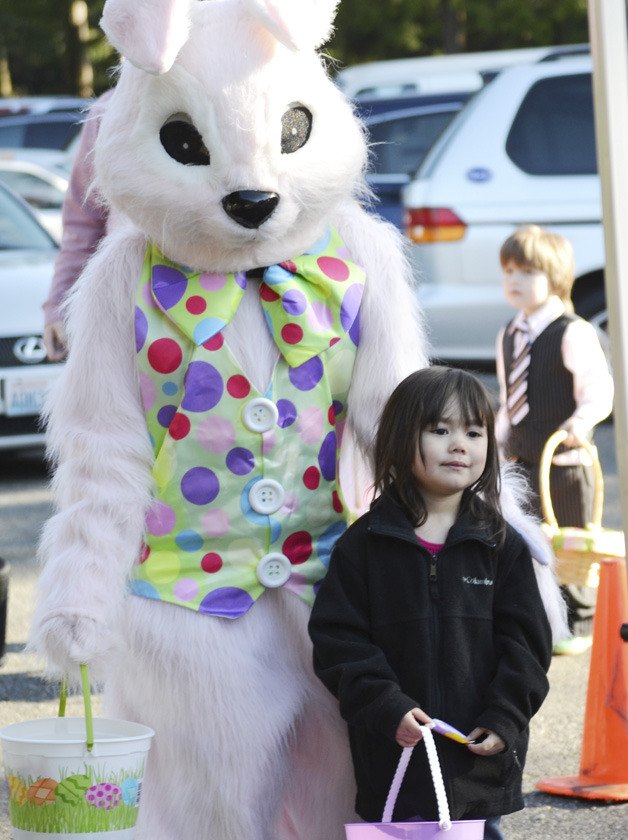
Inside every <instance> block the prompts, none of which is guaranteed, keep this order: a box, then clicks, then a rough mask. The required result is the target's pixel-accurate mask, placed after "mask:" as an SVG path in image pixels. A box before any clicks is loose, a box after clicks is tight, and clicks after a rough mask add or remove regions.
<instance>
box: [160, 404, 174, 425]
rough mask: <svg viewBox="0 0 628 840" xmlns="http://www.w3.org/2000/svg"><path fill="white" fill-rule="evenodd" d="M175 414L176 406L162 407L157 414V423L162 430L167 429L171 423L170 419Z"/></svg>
mask: <svg viewBox="0 0 628 840" xmlns="http://www.w3.org/2000/svg"><path fill="white" fill-rule="evenodd" d="M176 413H177V407H176V405H164V406H162V407H161V408H160V409H159V411H158V412H157V422H158V423H159V425H160V426H163V427H164V429H167V428H168V427H169V426H170V424H171V423H172V418H173V417H174V415H175V414H176Z"/></svg>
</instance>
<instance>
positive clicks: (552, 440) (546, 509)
mask: <svg viewBox="0 0 628 840" xmlns="http://www.w3.org/2000/svg"><path fill="white" fill-rule="evenodd" d="M567 437H569V435H568V433H567V431H566V430H565V429H559V430H558V431H557V432H554V434H553V435H550V437H549V438H548V440H547V443H546V444H545V446H544V448H543V452H542V454H541V463H540V466H539V490H540V492H539V495H540V497H541V508H542V510H543V518H544V519H545V521H546V522H547V523H548V524H549V525H550V527H551V528H552V530H553V531H558V521H557V519H556V514H555V513H554V507H553V505H552V498H551V495H550V469H551V466H552V456H553V455H554V452H555V451H556V449H557V448H558V447H559V446H560V444H561V443H562V442H563V441H564V440H565V439H566V438H567ZM582 447H583V448H584V449H585V450H586V451H587V452H588V453H589V455H590V457H591V460H592V461H593V513H592V516H591V522H590V523H589V524H588V526H587V528H599V527H600V526H601V524H602V511H603V509H604V475H603V473H602V466H601V464H600V459H599V456H598V453H597V448H596V447H595V446H594V445H593V444H592V443H589V441H588V440H583V441H582Z"/></svg>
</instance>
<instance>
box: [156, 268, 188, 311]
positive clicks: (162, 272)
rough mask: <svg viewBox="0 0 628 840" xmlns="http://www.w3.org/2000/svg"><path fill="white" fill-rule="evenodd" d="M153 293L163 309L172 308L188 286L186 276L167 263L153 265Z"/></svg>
mask: <svg viewBox="0 0 628 840" xmlns="http://www.w3.org/2000/svg"><path fill="white" fill-rule="evenodd" d="M152 287H153V294H154V295H155V297H156V299H157V301H158V303H159V305H160V306H161V307H162V308H163V309H172V307H173V306H176V305H177V303H179V301H180V300H181V298H182V297H183V295H184V294H185V292H186V290H187V287H188V278H187V277H186V276H185V274H183V273H182V272H180V271H178V270H177V269H176V268H172V267H171V266H169V265H155V266H153V281H152Z"/></svg>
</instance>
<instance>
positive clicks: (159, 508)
mask: <svg viewBox="0 0 628 840" xmlns="http://www.w3.org/2000/svg"><path fill="white" fill-rule="evenodd" d="M176 521H177V516H176V514H175V512H174V510H173V508H171V507H170V505H167V504H166V503H165V502H159V501H156V502H153V504H152V505H151V507H150V509H149V511H148V513H147V514H146V528H147V529H148V531H149V532H150V533H151V534H153V535H154V536H155V537H163V536H164V535H165V534H169V533H170V532H171V531H172V529H173V528H174V526H175V522H176Z"/></svg>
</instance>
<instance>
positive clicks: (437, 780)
mask: <svg viewBox="0 0 628 840" xmlns="http://www.w3.org/2000/svg"><path fill="white" fill-rule="evenodd" d="M420 729H421V732H422V733H423V743H424V744H425V749H426V750H427V760H428V762H429V765H430V773H431V774H432V784H433V785H434V792H435V793H436V803H437V805H438V825H439V827H440V830H441V831H449V829H450V828H451V818H450V815H449V804H448V802H447V794H446V793H445V783H444V782H443V774H442V772H441V769H440V761H439V760H438V753H437V752H436V744H435V743H434V736H433V735H432V727H431V726H429V725H426V726H421V727H420ZM413 750H414V747H405V748H404V749H403V751H402V753H401V758H400V759H399V764H398V765H397V769H396V771H395V775H394V778H393V780H392V784H391V786H390V790H389V791H388V798H387V799H386V805H385V806H384V814H383V816H382V822H383V823H389V822H392V815H393V811H394V810H395V805H396V803H397V797H398V796H399V791H400V790H401V784H402V782H403V778H404V776H405V775H406V770H407V769H408V764H409V763H410V758H411V756H412V751H413Z"/></svg>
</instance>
